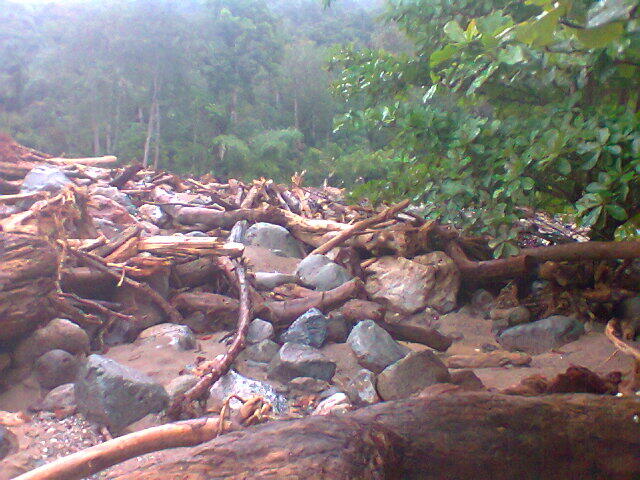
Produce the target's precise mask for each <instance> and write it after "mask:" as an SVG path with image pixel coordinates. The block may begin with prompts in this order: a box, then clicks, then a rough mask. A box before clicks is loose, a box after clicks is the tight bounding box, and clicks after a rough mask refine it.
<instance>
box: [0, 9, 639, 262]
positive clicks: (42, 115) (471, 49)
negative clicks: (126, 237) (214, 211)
mask: <svg viewBox="0 0 640 480" xmlns="http://www.w3.org/2000/svg"><path fill="white" fill-rule="evenodd" d="M322 3H323V2H321V1H320V0H296V1H286V0H269V1H262V0H210V1H204V0H202V1H198V0H190V1H187V2H176V1H173V2H172V1H168V0H162V1H150V0H112V1H105V2H97V1H95V2H86V3H81V4H71V5H67V4H63V5H58V4H51V5H46V6H39V7H32V6H26V5H24V4H14V3H12V2H9V1H7V0H0V16H1V18H0V37H1V38H2V39H3V42H2V44H1V46H0V126H1V127H2V130H7V131H8V132H9V133H10V134H12V135H14V136H15V137H16V138H17V139H18V140H19V141H21V142H23V143H26V144H29V145H31V146H34V147H36V148H41V149H43V150H45V151H49V152H52V153H55V154H86V153H87V152H93V153H95V154H104V153H113V154H116V155H118V156H119V157H120V158H121V159H122V160H123V161H124V162H130V161H141V162H144V163H148V164H151V165H155V166H157V167H159V168H166V169H170V170H173V171H177V172H189V173H193V174H202V173H206V172H211V173H213V174H214V175H217V176H220V177H223V178H224V177H239V178H254V177H259V176H267V177H272V178H275V179H277V180H284V179H287V178H288V177H289V176H290V175H291V174H292V173H294V172H296V171H302V170H306V171H307V177H306V178H307V181H308V182H310V183H321V182H323V181H328V182H329V183H330V184H332V185H336V186H346V187H348V188H349V189H350V190H351V191H353V193H354V194H355V195H356V196H358V195H359V196H366V197H368V198H370V199H371V200H373V201H379V200H393V199H399V198H405V197H409V198H411V199H412V200H413V202H414V203H415V204H418V205H423V208H422V211H421V213H422V214H424V215H426V216H428V217H430V218H439V219H442V220H444V221H448V222H453V223H455V224H457V225H459V226H462V227H465V228H467V229H468V230H469V231H471V232H474V233H478V234H489V235H491V236H493V237H494V241H493V243H492V246H493V247H495V252H496V255H498V256H504V255H508V254H510V253H513V252H514V251H515V243H516V242H515V239H516V236H517V233H518V228H517V225H518V224H517V220H518V219H519V218H520V217H522V216H523V215H524V214H525V212H526V211H529V210H530V209H542V210H546V211H548V212H551V213H561V214H567V215H570V216H575V217H576V218H578V219H579V221H580V223H581V225H583V226H585V227H590V228H591V229H592V237H593V238H605V239H610V238H618V239H623V238H629V237H634V236H637V233H638V230H639V229H640V202H639V200H640V198H639V197H640V184H639V181H638V179H639V177H638V174H639V172H640V157H639V154H640V128H639V124H638V119H639V116H638V111H639V109H640V108H639V106H640V95H639V92H640V84H639V80H640V76H639V75H638V69H639V68H640V36H639V33H640V24H639V20H638V18H637V17H638V8H637V7H638V1H637V0H601V1H594V0H576V1H570V0H560V1H552V0H528V1H525V2H518V1H508V0H479V1H478V0H456V1H451V0H387V1H386V2H377V1H373V0H371V1H365V0H360V1H356V0H342V1H334V2H324V3H325V5H324V7H325V8H323V5H322ZM328 4H330V5H328Z"/></svg>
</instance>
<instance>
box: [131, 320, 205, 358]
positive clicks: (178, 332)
mask: <svg viewBox="0 0 640 480" xmlns="http://www.w3.org/2000/svg"><path fill="white" fill-rule="evenodd" d="M136 343H137V344H138V345H143V344H154V345H155V346H156V348H165V347H169V348H173V349H175V350H181V351H185V350H193V349H195V348H196V345H197V341H196V337H195V335H194V334H193V332H192V331H191V329H190V328H189V327H187V326H186V325H178V324H175V323H161V324H159V325H154V326H153V327H149V328H147V329H145V330H143V331H142V332H141V333H140V335H138V338H137V339H136Z"/></svg>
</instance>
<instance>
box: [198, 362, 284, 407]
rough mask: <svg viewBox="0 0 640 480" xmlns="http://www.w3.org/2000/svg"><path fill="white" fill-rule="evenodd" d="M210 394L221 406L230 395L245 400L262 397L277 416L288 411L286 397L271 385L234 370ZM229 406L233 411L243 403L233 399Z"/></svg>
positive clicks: (216, 384) (214, 386)
mask: <svg viewBox="0 0 640 480" xmlns="http://www.w3.org/2000/svg"><path fill="white" fill-rule="evenodd" d="M209 393H210V398H211V400H212V402H214V403H217V404H221V403H222V402H224V401H225V400H226V399H227V398H229V396H230V395H234V394H235V395H238V396H239V397H240V398H243V399H245V400H247V399H249V398H251V397H255V396H260V397H262V398H264V399H265V400H266V401H267V402H269V403H270V404H271V408H272V409H273V412H274V413H275V414H276V415H283V414H285V413H286V412H287V411H288V406H287V399H286V397H285V396H284V395H281V394H280V393H278V392H276V390H275V389H274V388H273V387H272V386H271V385H269V384H268V383H265V382H260V381H258V380H253V379H251V378H247V377H245V376H242V375H240V374H239V373H238V372H236V371H234V370H230V371H229V373H227V374H226V375H224V376H223V377H222V378H220V380H218V381H217V382H216V383H214V384H213V386H212V387H211V389H210V391H209ZM229 406H230V407H231V408H232V409H238V408H240V406H241V403H240V402H239V401H238V400H236V399H232V400H231V401H230V402H229Z"/></svg>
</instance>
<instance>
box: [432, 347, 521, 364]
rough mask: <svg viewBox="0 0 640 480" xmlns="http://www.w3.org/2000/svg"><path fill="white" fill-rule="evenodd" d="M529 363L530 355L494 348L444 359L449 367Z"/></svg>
mask: <svg viewBox="0 0 640 480" xmlns="http://www.w3.org/2000/svg"><path fill="white" fill-rule="evenodd" d="M530 363H531V357H530V356H529V355H527V354H526V353H521V352H507V351H506V350H495V351H493V352H478V353H473V354H470V355H451V356H450V357H447V358H445V359H444V364H445V365H446V366H447V367H449V368H493V367H504V366H506V365H513V366H514V367H524V366H527V365H529V364H530Z"/></svg>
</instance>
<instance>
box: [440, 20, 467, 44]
mask: <svg viewBox="0 0 640 480" xmlns="http://www.w3.org/2000/svg"><path fill="white" fill-rule="evenodd" d="M444 33H446V34H447V36H448V37H449V38H450V39H451V40H453V41H454V42H458V43H464V42H466V41H467V37H466V35H465V33H464V30H462V27H460V25H459V24H458V22H456V21H455V20H451V21H450V22H447V24H446V25H445V26H444Z"/></svg>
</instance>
